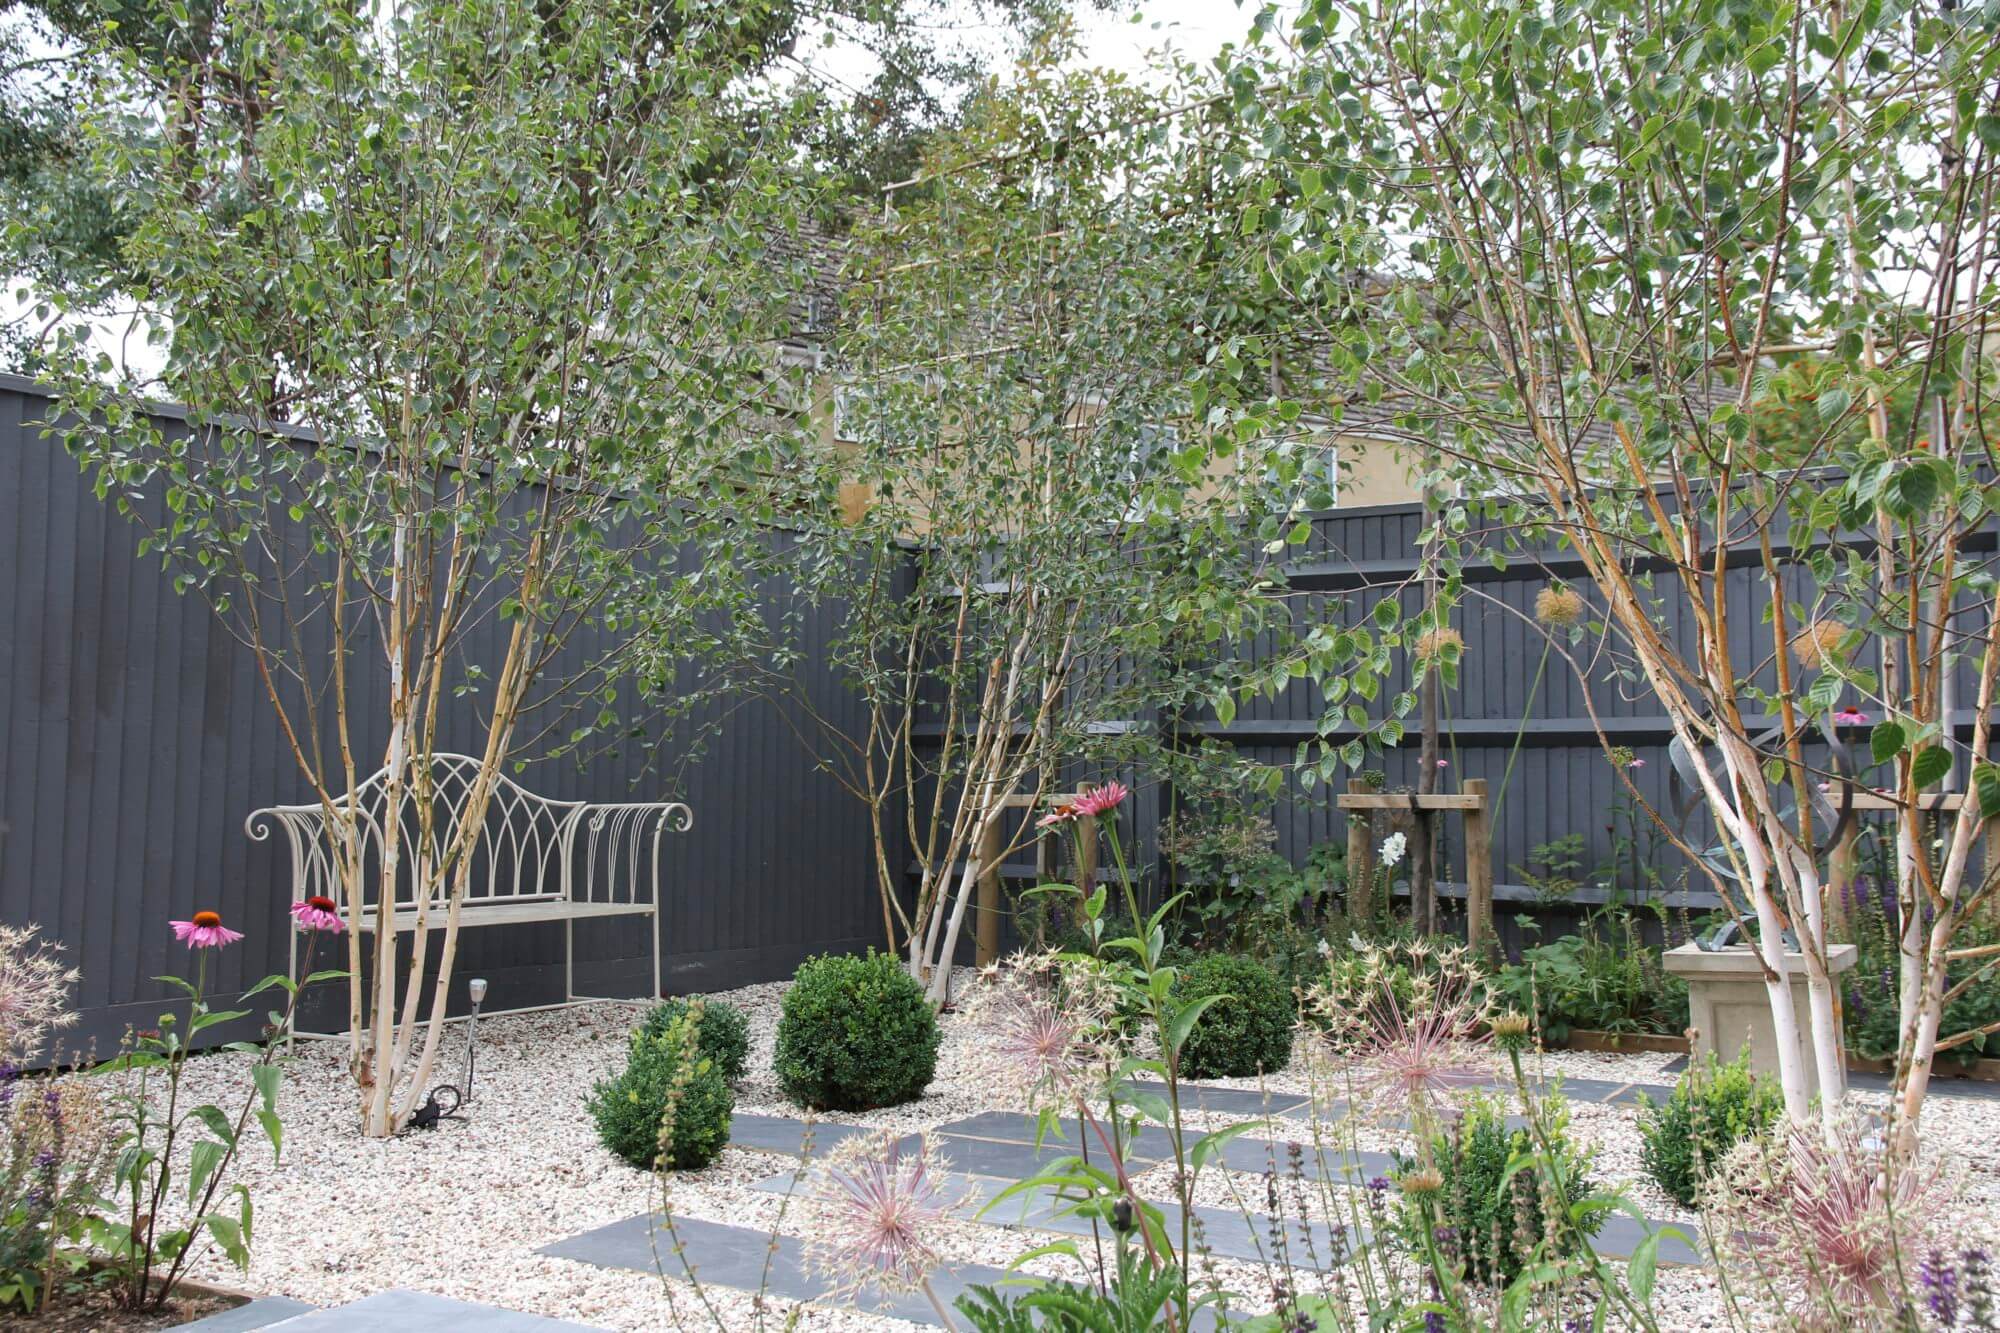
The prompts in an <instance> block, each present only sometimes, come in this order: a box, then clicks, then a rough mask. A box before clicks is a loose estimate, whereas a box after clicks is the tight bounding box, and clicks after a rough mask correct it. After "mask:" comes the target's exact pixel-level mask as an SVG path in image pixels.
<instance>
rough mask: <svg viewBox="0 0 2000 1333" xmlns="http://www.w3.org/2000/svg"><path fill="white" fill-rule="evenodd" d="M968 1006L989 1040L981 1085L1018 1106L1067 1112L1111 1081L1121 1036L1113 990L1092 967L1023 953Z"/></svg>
mask: <svg viewBox="0 0 2000 1333" xmlns="http://www.w3.org/2000/svg"><path fill="white" fill-rule="evenodd" d="M966 1008H967V1012H968V1014H969V1017H970V1020H971V1023H972V1025H973V1026H974V1028H975V1029H976V1030H978V1031H979V1032H980V1033H981V1034H982V1036H983V1038H984V1040H983V1041H982V1043H981V1045H980V1058H981V1076H982V1077H981V1082H982V1084H983V1086H985V1087H986V1088H988V1089H989V1090H991V1091H993V1092H996V1093H998V1094H1000V1095H1002V1096H1005V1097H1007V1098H1008V1099H1009V1100H1010V1101H1013V1102H1015V1103H1016V1104H1019V1105H1024V1106H1026V1107H1028V1108H1029V1109H1031V1110H1035V1111H1042V1110H1057V1111H1060V1110H1064V1109H1068V1108H1070V1107H1071V1106H1072V1104H1073V1103H1074V1102H1075V1101H1076V1099H1077V1098H1079V1097H1082V1096H1087V1095H1090V1094H1092V1093H1094V1092H1095V1091H1096V1090H1097V1089H1098V1085H1099V1084H1100V1083H1102V1082H1103V1081H1104V1080H1105V1078H1106V1077H1107V1074H1106V1070H1107V1068H1108V1066H1109V1064H1110V1062H1111V1059H1112V1054H1113V1050H1114V1046H1115V1035H1116V1034H1115V1032H1114V1029H1113V1022H1112V1008H1111V997H1110V991H1109V989H1108V987H1107V986H1106V984H1105V983H1104V979H1103V977H1102V976H1101V974H1099V973H1097V972H1096V971H1095V970H1094V969H1090V968H1086V967H1082V966H1080V965H1077V964H1074V963H1070V962H1067V961H1064V960H1060V959H1058V958H1056V957H1055V956H1054V955H1035V954H1028V955H1021V956H1018V957H1017V958H1016V959H1015V960H1013V962H1012V963H1010V964H1009V966H1007V967H1005V968H1003V969H1001V971H1000V972H999V973H998V974H997V975H996V976H995V978H994V979H993V980H992V981H991V982H990V983H987V984H984V985H982V986H981V987H980V988H979V990H978V991H976V992H975V993H974V995H973V997H972V999H971V1001H970V1002H969V1003H968V1005H967V1006H966Z"/></svg>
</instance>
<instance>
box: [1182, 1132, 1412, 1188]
mask: <svg viewBox="0 0 2000 1333" xmlns="http://www.w3.org/2000/svg"><path fill="white" fill-rule="evenodd" d="M1300 1146H1301V1148H1302V1149H1303V1151H1302V1153H1301V1156H1300V1158H1299V1169H1300V1170H1301V1171H1303V1172H1304V1173H1305V1176H1306V1178H1307V1179H1308V1180H1329V1179H1333V1178H1335V1177H1339V1178H1341V1179H1345V1180H1348V1181H1350V1182H1352V1183H1353V1184H1356V1185H1362V1184H1366V1183H1367V1182H1368V1181H1370V1180H1372V1179H1374V1178H1375V1177H1376V1176H1386V1175H1390V1174H1392V1173H1393V1172H1394V1170H1395V1166H1396V1162H1395V1159H1394V1158H1392V1157H1391V1156H1390V1155H1389V1154H1388V1153H1385V1152H1373V1151H1369V1150H1359V1151H1354V1152H1348V1151H1344V1150H1341V1149H1337V1148H1329V1149H1326V1150H1321V1149H1318V1148H1315V1147H1314V1146H1313V1145H1312V1144H1310V1143H1306V1144H1302V1145H1300ZM1219 1157H1220V1160H1221V1162H1222V1164H1223V1165H1224V1166H1226V1167H1228V1168H1229V1169H1230V1170H1231V1171H1249V1172H1253V1173H1256V1172H1262V1171H1263V1170H1264V1169H1265V1168H1266V1167H1268V1166H1271V1165H1272V1164H1274V1163H1275V1164H1276V1166H1277V1170H1278V1174H1279V1175H1280V1176H1286V1175H1289V1174H1290V1173H1291V1169H1292V1163H1291V1154H1290V1153H1289V1152H1288V1151H1287V1147H1286V1144H1285V1143H1284V1142H1283V1141H1280V1140H1275V1139H1256V1138H1251V1137H1250V1136H1249V1135H1247V1134H1246V1135H1243V1136H1242V1137H1240V1138H1234V1139H1231V1140H1229V1142H1227V1143H1225V1144H1223V1145H1222V1151H1221V1153H1220V1154H1219Z"/></svg>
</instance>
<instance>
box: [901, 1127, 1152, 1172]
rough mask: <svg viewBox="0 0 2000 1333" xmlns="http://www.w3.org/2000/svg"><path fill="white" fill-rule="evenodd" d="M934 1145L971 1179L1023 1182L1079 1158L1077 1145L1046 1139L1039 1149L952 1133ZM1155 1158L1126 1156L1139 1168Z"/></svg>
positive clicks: (1135, 1154) (1095, 1155)
mask: <svg viewBox="0 0 2000 1333" xmlns="http://www.w3.org/2000/svg"><path fill="white" fill-rule="evenodd" d="M934 1142H935V1143H936V1145H937V1148H938V1150H939V1151H940V1152H942V1153H943V1154H944V1156H945V1158H946V1160H947V1161H949V1162H950V1163H951V1169H952V1170H953V1171H956V1172H959V1173H962V1174H964V1175H968V1176H996V1177H998V1178H1000V1179H1002V1180H1024V1179H1026V1178H1027V1177H1029V1176H1032V1175H1034V1174H1035V1173H1036V1172H1037V1171H1040V1170H1042V1169H1043V1168H1044V1167H1047V1166H1049V1165H1050V1164H1051V1163H1055V1162H1060V1161H1063V1160H1065V1159H1066V1158H1072V1157H1077V1156H1080V1154H1079V1153H1078V1152H1077V1148H1076V1145H1075V1144H1074V1143H1064V1142H1062V1141H1060V1140H1054V1139H1045V1140H1043V1142H1042V1145H1041V1146H1040V1147H1036V1146H1035V1145H1034V1144H1032V1143H1009V1142H1006V1141H1004V1140H1001V1139H964V1138H958V1137H956V1136H954V1135H950V1134H940V1135H938V1136H936V1138H935V1139H934ZM1091 1156H1092V1159H1093V1160H1096V1161H1099V1162H1100V1163H1101V1162H1102V1161H1103V1160H1104V1154H1103V1153H1102V1152H1096V1153H1093V1154H1091ZM1153 1160H1154V1159H1152V1158H1148V1157H1144V1156H1141V1155H1140V1154H1139V1153H1138V1152H1137V1151H1130V1152H1128V1153H1127V1154H1126V1161H1127V1162H1128V1163H1129V1164H1130V1165H1131V1166H1132V1167H1133V1168H1134V1169H1138V1168H1141V1167H1144V1166H1149V1165H1151V1164H1152V1162H1153Z"/></svg>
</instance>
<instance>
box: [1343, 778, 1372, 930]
mask: <svg viewBox="0 0 2000 1333" xmlns="http://www.w3.org/2000/svg"><path fill="white" fill-rule="evenodd" d="M1347 790H1348V792H1349V793H1350V794H1351V795H1355V796H1361V795H1365V794H1367V793H1370V792H1373V791H1374V790H1375V789H1374V788H1373V787H1372V786H1370V785H1369V784H1368V783H1367V782H1366V781H1364V780H1363V779H1361V778H1349V779H1348V780H1347ZM1373 823H1374V813H1373V812H1372V811H1369V810H1358V809H1354V808H1351V807H1350V808H1349V809H1348V811H1347V915H1348V917H1349V919H1351V920H1353V921H1356V922H1366V921H1369V920H1371V919H1373V917H1374V915H1375V844H1374V842H1373V841H1372V836H1373V834H1374V831H1375V830H1374V828H1373V827H1372V825H1373Z"/></svg>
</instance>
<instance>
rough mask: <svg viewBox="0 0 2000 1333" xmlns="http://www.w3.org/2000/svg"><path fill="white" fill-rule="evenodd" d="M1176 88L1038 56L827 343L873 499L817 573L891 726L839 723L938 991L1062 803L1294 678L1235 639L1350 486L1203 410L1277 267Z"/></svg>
mask: <svg viewBox="0 0 2000 1333" xmlns="http://www.w3.org/2000/svg"><path fill="white" fill-rule="evenodd" d="M1175 101H1176V97H1175V95H1172V94H1165V93H1156V92H1147V91H1143V90H1140V89H1137V88H1134V87H1131V86H1128V85H1125V84H1124V83H1123V82H1122V81H1119V80H1116V79H1109V78H1106V77H1105V76H1102V75H1099V74H1095V73H1077V74H1060V73H1056V72H1055V66H1054V64H1053V63H1049V64H1031V65H1030V66H1028V67H1027V68H1026V70H1025V71H1024V72H1023V75H1022V77H1021V79H1020V80H1019V81H1018V82H1017V83H1016V84H1015V85H1014V86H1012V87H1009V88H1007V89H1004V90H995V91H994V92H992V93H990V94H989V95H987V96H986V97H984V98H982V99H980V100H979V101H978V102H977V103H975V104H974V105H973V106H972V107H971V108H969V109H968V112H967V116H966V122H967V123H966V126H965V128H964V129H963V130H962V131H961V132H959V133H957V134H954V135H952V136H948V137H946V138H944V139H942V140H941V141H940V142H939V143H938V144H937V145H936V146H935V148H934V151H933V152H932V154H931V155H930V157H929V159H928V160H927V162H926V166H925V170H924V172H923V173H922V174H921V175H920V176H919V178H918V179H916V180H915V181H912V182H910V183H908V184H907V185H905V186H904V187H902V188H900V189H898V190H896V191H893V192H892V194H891V197H890V200H889V204H888V208H887V209H886V211H885V214H884V216H883V217H882V219H881V220H880V221H870V222H868V223H866V224H864V225H862V226H861V227H859V228H857V231H856V234H855V235H854V237H853V238H852V241H851V249H850V251H849V255H848V263H847V275H846V279H847V286H846V289H845V291H844V293H843V297H842V311H841V318H840V325H839V329H838V332H837V334H836V336H835V337H834V338H833V339H832V343H831V348H830V351H831V356H830V360H829V367H828V372H829V374H830V375H831V376H832V377H833V378H834V380H835V381H836V383H837V385H838V389H837V395H838V420H837V422H835V423H834V425H833V428H832V432H831V433H832V434H833V435H835V436H837V437H838V438H839V440H840V441H841V443H840V444H839V445H838V446H837V447H836V448H835V449H834V450H833V451H832V453H831V455H830V458H829V467H830V471H831V481H832V482H834V483H837V484H838V485H839V486H841V487H843V488H844V490H843V492H842V494H843V495H844V496H845V498H846V501H847V504H846V508H847V513H846V516H845V518H846V521H845V522H844V523H841V524H834V525H829V526H828V527H827V528H826V529H825V530H824V531H823V532H822V533H821V534H820V536H819V538H818V540H817V542H816V543H815V546H816V549H817V550H818V551H819V554H818V556H817V558H816V563H815V569H816V571H817V573H816V576H815V586H816V587H818V588H820V589H821V590H822V591H823V592H825V593H827V594H828V595H833V594H834V593H835V592H836V590H837V591H838V593H839V595H842V596H844V597H846V598H847V599H848V602H849V604H850V606H852V607H853V608H854V614H853V616H852V617H851V619H850V620H849V622H848V633H847V635H846V636H845V639H844V641H843V643H842V644H841V646H840V648H839V652H840V655H841V664H842V666H843V669H844V671H845V674H846V675H847V676H848V677H849V679H850V682H851V683H852V685H853V687H854V688H855V689H856V691H857V692H858V693H859V695H860V696H861V698H862V700H863V702H864V705H865V711H866V713H867V717H868V722H867V725H866V726H865V728H864V729H863V730H862V731H861V732H860V733H858V734H851V735H843V734H840V732H839V729H838V728H834V727H831V726H827V725H825V721H824V719H818V718H814V719H813V721H815V722H816V723H818V725H817V726H816V727H815V728H814V732H815V734H817V735H820V736H823V737H825V738H826V739H827V740H828V741H830V742H832V744H831V745H830V746H829V747H828V750H827V753H828V756H829V758H828V762H829V765H830V766H833V767H835V769H836V771H837V772H839V773H840V774H841V776H842V780H843V782H845V783H846V784H847V785H848V786H849V787H850V788H851V789H852V790H854V791H855V792H856V794H857V795H859V796H861V797H862V798H863V799H864V800H865V801H866V803H867V805H868V808H869V810H870V811H871V813H872V815H873V818H874V823H875V832H876V839H875V842H876V848H877V862H878V875H879V877H880V879H881V881H882V882H881V889H882V895H883V905H884V906H883V911H884V917H885V929H886V931H887V933H888V934H889V936H890V938H891V939H892V941H894V942H895V943H896V944H897V945H898V947H901V948H903V949H905V950H906V951H907V955H908V961H909V965H910V967H911V969H912V970H913V972H914V973H916V974H917V975H918V976H920V977H921V978H923V979H924V980H925V981H926V983H927V984H928V985H929V987H930V993H931V995H932V996H933V998H934V999H936V1000H939V1001H942V1000H944V999H945V998H946V997H947V995H948V985H949V963H950V961H951V960H952V959H953V958H954V957H955V956H956V955H957V952H958V948H959V944H960V941H961V937H962V934H963V932H964V927H965V924H966V921H967V920H968V915H969V913H970V911H971V908H972V904H973V901H974V898H975V889H976V886H977V884H978V882H979V879H980V877H981V876H982V875H983V874H985V873H987V872H988V871H990V870H993V869H995V863H996V861H997V860H1000V859H1003V858H1006V857H1007V856H1009V855H1011V854H1012V853H1013V852H1014V851H1015V849H1017V848H1018V847H1019V846H1020V845H1021V844H1022V843H1023V842H1024V841H1025V840H1027V839H1030V838H1032V837H1033V836H1034V822H1035V817H1036V816H1037V815H1039V814H1042V813H1045V811H1046V809H1047V805H1046V798H1047V797H1049V796H1050V795H1052V794H1054V793H1057V792H1061V791H1065V790H1069V789H1071V788H1072V787H1073V786H1074V785H1075V784H1076V783H1077V782H1078V781H1079V780H1081V779H1083V778H1085V777H1087V776H1088V775H1090V774H1091V773H1093V771H1094V772H1095V773H1096V774H1097V775H1098V776H1099V777H1100V778H1101V777H1103V776H1105V775H1106V774H1109V773H1117V772H1124V773H1126V775H1127V776H1128V778H1129V776H1130V771H1129V768H1130V766H1131V765H1134V764H1135V763H1140V764H1143V761H1144V759H1145V758H1146V756H1147V754H1148V753H1149V751H1156V750H1157V747H1159V746H1161V745H1164V744H1171V743H1172V741H1173V737H1172V735H1171V731H1172V721H1171V720H1172V718H1173V717H1174V716H1175V715H1176V714H1177V713H1179V712H1183V711H1186V710H1187V709H1188V708H1190V707H1193V706H1198V705H1200V704H1201V703H1204V702H1205V701H1206V700H1207V699H1209V698H1210V697H1212V696H1213V695H1214V694H1215V693H1217V692H1218V684H1217V682H1218V681H1219V680H1230V681H1234V682H1236V683H1241V681H1240V676H1241V674H1242V673H1247V672H1250V671H1254V670H1259V669H1264V670H1268V671H1271V672H1273V673H1275V674H1277V675H1286V674H1288V672H1289V670H1290V668H1289V666H1288V665H1287V666H1283V667H1281V666H1277V665H1274V664H1273V663H1275V662H1276V661H1277V659H1278V658H1279V657H1280V656H1281V655H1280V654H1277V653H1273V654H1272V655H1271V656H1272V662H1268V663H1264V664H1262V666H1261V667H1260V666H1252V665H1249V664H1242V665H1238V664H1235V663H1234V662H1233V661H1232V659H1231V649H1230V645H1231V644H1235V643H1240V642H1245V641H1247V640H1248V639H1249V638H1250V637H1251V636H1253V635H1255V634H1257V633H1259V632H1260V631H1261V632H1266V633H1268V634H1270V635H1274V636H1277V637H1279V638H1284V637H1285V636H1286V634H1287V633H1288V631H1289V615H1288V613H1287V612H1286V609H1285V602H1284V594H1283V586H1282V579H1281V577H1280V561H1281V558H1282V555H1283V553H1284V551H1285V550H1287V549H1288V542H1287V538H1288V537H1294V536H1296V535H1297V534H1296V533H1294V532H1293V531H1292V529H1293V528H1294V526H1295V522H1296V519H1297V517H1298V514H1299V513H1300V512H1302V511H1303V510H1305V509H1306V508H1308V507H1310V506H1316V505H1324V504H1325V503H1326V502H1327V487H1326V485H1325V478H1326V472H1325V461H1326V455H1325V453H1324V441H1323V440H1320V439H1319V438H1318V437H1317V436H1316V435H1315V434H1314V433H1313V432H1311V431H1309V430H1303V429H1295V428H1287V429H1285V430H1284V431H1282V432H1279V434H1282V435H1283V436H1284V437H1286V443H1285V444H1284V446H1283V448H1282V449H1278V448H1277V447H1276V446H1275V444H1274V446H1273V447H1272V448H1269V449H1257V450H1246V449H1241V448H1240V446H1241V445H1242V443H1243V441H1242V439H1241V438H1240V437H1238V436H1235V435H1233V434H1230V433H1229V432H1226V431H1224V432H1215V431H1212V430H1211V429H1210V427H1209V423H1208V421H1207V420H1206V418H1205V416H1204V411H1203V408H1202V405H1201V403H1200V402H1199V400H1198V399H1197V397H1196V395H1195V391H1194V374H1195V372H1196V371H1197V370H1198V369H1199V368H1200V367H1201V366H1202V365H1203V364H1204V358H1205V357H1206V356H1208V355H1209V353H1210V352H1211V350H1212V349H1214V348H1215V346H1216V344H1217V342H1218V341H1219V340H1220V338H1221V337H1222V336H1223V335H1222V334H1221V333H1219V332H1218V328H1219V326H1220V325H1221V324H1223V323H1226V322H1227V321H1228V320H1230V319H1232V318H1243V317H1244V311H1245V310H1246V309H1247V308H1252V307H1255V306H1256V304H1257V302H1258V301H1259V299H1260V297H1261V295H1262V291H1261V287H1260V281H1261V280H1260V276H1259V275H1258V274H1257V272H1256V271H1255V270H1254V269H1247V270H1246V269H1245V268H1243V267H1241V266H1240V265H1239V264H1238V262H1237V261H1238V251H1237V249H1236V247H1234V246H1232V245H1230V244H1228V243H1227V238H1226V237H1225V236H1221V235H1218V234H1217V233H1216V232H1215V231H1214V230H1212V229H1211V228H1210V226H1209V225H1208V219H1209V218H1210V217H1212V216H1214V215H1213V214H1212V213H1210V212H1208V211H1207V210H1206V209H1205V206H1204V200H1203V199H1202V198H1201V197H1200V189H1201V188H1202V186H1203V185H1204V184H1205V183H1207V182H1209V181H1210V180H1211V179H1212V177H1211V176H1210V174H1209V173H1208V172H1206V171H1203V170H1200V169H1197V167H1196V165H1195V164H1194V163H1193V162H1192V161H1191V160H1190V159H1186V158H1183V157H1182V156H1180V155H1179V153H1178V152H1177V151H1176V147H1175V145H1174V143H1173V142H1172V139H1171V137H1170V136H1168V135H1166V134H1164V133H1162V132H1161V127H1162V125H1163V124H1164V123H1165V121H1166V119H1167V118H1168V117H1169V115H1170V114H1171V110H1172V107H1173V105H1174V104H1175ZM1322 656H1324V654H1322ZM1285 660H1286V661H1287V662H1290V661H1302V660H1303V658H1302V657H1294V658H1288V659H1285ZM1221 692H1222V693H1224V694H1227V693H1228V691H1226V690H1223V691H1221ZM793 704H794V708H795V711H796V709H797V700H796V699H794V701H793ZM1010 812H1011V813H1010ZM996 833H997V834H999V836H995V835H996ZM899 853H900V855H899ZM912 880H913V881H914V893H913V894H906V889H907V888H908V887H909V884H910V882H911V881H912Z"/></svg>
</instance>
